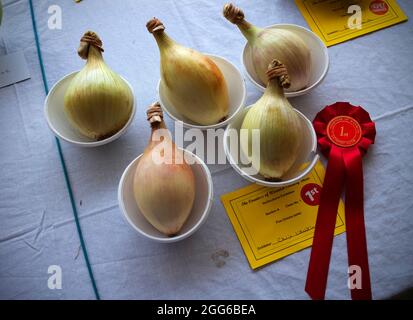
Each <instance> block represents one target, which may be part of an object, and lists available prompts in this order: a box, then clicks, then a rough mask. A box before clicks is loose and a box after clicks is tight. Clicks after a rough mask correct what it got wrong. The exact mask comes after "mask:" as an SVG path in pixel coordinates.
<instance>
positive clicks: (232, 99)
mask: <svg viewBox="0 0 413 320" xmlns="http://www.w3.org/2000/svg"><path fill="white" fill-rule="evenodd" d="M205 56H207V57H209V58H210V59H211V60H212V61H214V62H215V64H216V65H217V66H218V68H219V69H220V70H221V72H222V74H223V76H224V78H225V82H226V84H227V87H228V95H229V114H228V116H227V117H226V119H225V121H222V122H220V123H217V124H214V125H199V124H197V123H195V122H193V121H191V120H189V119H188V118H186V117H185V116H183V115H182V114H180V113H179V112H178V111H177V110H176V108H175V107H174V106H173V104H172V103H170V101H168V98H167V96H166V94H165V88H164V85H163V82H162V80H159V82H158V95H159V101H160V103H161V106H162V109H163V110H164V111H165V112H166V113H167V114H168V115H169V117H171V118H172V119H173V120H175V121H180V122H182V123H183V126H184V127H186V128H196V129H201V130H207V129H216V128H221V127H225V126H226V125H228V123H230V122H231V121H232V120H233V119H234V118H235V117H236V116H237V115H238V113H239V112H241V111H242V109H243V107H244V104H245V99H246V97H247V89H246V85H245V81H244V78H243V76H242V73H241V72H240V71H239V70H238V68H237V67H236V66H235V65H234V64H232V63H231V62H229V61H228V60H227V59H225V58H223V57H220V56H217V55H212V54H205Z"/></svg>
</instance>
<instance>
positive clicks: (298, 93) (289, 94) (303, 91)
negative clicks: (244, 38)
mask: <svg viewBox="0 0 413 320" xmlns="http://www.w3.org/2000/svg"><path fill="white" fill-rule="evenodd" d="M282 27H293V28H297V29H300V30H301V31H304V32H306V33H307V34H310V35H311V36H312V37H313V38H314V39H315V40H316V41H317V42H318V44H319V45H320V47H321V48H322V49H323V53H324V61H325V65H324V68H323V72H322V74H321V76H320V77H319V78H318V79H317V81H315V82H314V83H313V84H312V85H311V86H309V87H306V88H304V89H301V90H298V91H292V92H285V96H286V97H287V98H293V97H299V96H302V95H305V94H307V93H309V92H310V91H312V90H313V89H315V88H316V87H318V86H319V85H320V84H321V82H323V80H324V79H325V77H326V76H327V73H328V70H329V69H330V55H329V54H328V48H327V46H326V45H325V43H324V42H323V41H322V40H321V38H320V37H319V36H318V35H317V34H316V33H314V32H313V31H311V30H310V29H307V28H305V27H303V26H300V25H298V24H293V23H276V24H272V25H269V26H266V27H264V28H263V29H271V28H282ZM247 48H248V42H246V43H245V45H244V48H243V50H242V52H241V65H242V69H243V71H244V73H245V75H246V76H247V78H248V80H249V81H250V82H251V83H252V84H253V85H254V86H255V87H256V88H257V89H258V90H260V91H261V92H264V91H265V87H264V86H262V85H261V84H260V83H258V82H257V81H256V80H255V79H254V78H253V76H252V75H251V74H250V73H249V71H248V69H247V67H246V65H245V62H244V55H245V51H246V50H247Z"/></svg>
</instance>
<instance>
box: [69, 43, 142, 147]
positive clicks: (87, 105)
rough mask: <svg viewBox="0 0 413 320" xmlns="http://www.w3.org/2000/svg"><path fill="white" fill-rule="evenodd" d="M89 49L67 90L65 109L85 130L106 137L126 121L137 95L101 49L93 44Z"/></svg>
mask: <svg viewBox="0 0 413 320" xmlns="http://www.w3.org/2000/svg"><path fill="white" fill-rule="evenodd" d="M87 50H88V53H87V63H86V65H85V66H84V67H83V69H82V70H81V71H79V73H78V74H76V76H75V77H74V78H73V79H72V81H71V83H70V85H69V87H68V89H67V91H66V94H65V97H64V110H65V114H66V116H67V118H68V120H69V122H70V123H71V125H72V126H73V127H74V128H76V129H77V130H78V131H79V132H80V133H81V134H83V135H84V136H86V137H89V138H91V139H94V140H103V139H106V138H108V137H110V136H112V135H114V134H115V133H117V132H118V131H119V130H121V129H122V128H123V127H124V126H125V125H126V123H127V122H128V120H129V118H130V116H131V113H132V108H133V99H134V98H133V93H132V91H131V89H130V88H129V86H128V85H127V83H126V82H125V81H124V80H123V79H122V78H121V77H120V76H119V75H117V74H116V73H115V72H113V71H112V70H111V69H110V68H109V67H108V66H107V65H106V63H105V62H104V61H103V57H102V54H101V51H100V50H99V49H98V48H96V47H95V46H93V45H90V46H89V48H88V49H87Z"/></svg>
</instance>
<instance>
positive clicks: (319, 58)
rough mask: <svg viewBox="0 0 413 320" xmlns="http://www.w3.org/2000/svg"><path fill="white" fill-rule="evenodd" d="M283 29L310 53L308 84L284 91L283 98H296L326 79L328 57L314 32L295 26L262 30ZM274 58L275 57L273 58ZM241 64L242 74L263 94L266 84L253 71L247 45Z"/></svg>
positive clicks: (281, 25)
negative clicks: (298, 38)
mask: <svg viewBox="0 0 413 320" xmlns="http://www.w3.org/2000/svg"><path fill="white" fill-rule="evenodd" d="M271 28H274V29H284V30H288V31H293V32H294V33H296V34H297V35H299V36H300V38H301V39H302V40H303V41H304V42H305V43H306V45H307V47H308V48H309V50H310V52H311V71H310V80H309V84H308V85H307V86H306V87H305V88H304V89H301V90H298V91H286V92H285V96H286V97H287V98H292V97H298V96H302V95H305V94H307V93H309V92H310V91H312V90H313V89H314V88H316V87H317V86H318V85H319V84H320V83H321V82H322V81H323V80H324V78H325V77H326V75H327V72H328V69H329V64H330V59H329V55H328V50H327V47H326V45H325V44H324V43H323V41H322V40H321V39H320V37H319V36H318V35H316V34H315V33H314V32H312V31H310V30H308V29H306V28H304V27H301V26H299V25H295V24H274V25H271V26H268V27H265V28H264V29H271ZM274 58H276V57H274ZM241 62H242V65H243V68H244V73H245V75H246V76H247V78H248V80H250V81H251V83H252V84H253V85H254V86H255V87H256V88H257V89H259V90H260V91H262V92H264V90H265V87H266V84H264V83H263V82H262V81H261V80H260V79H259V77H258V76H257V73H256V71H255V68H254V65H253V61H252V58H251V47H250V45H249V44H248V43H246V44H245V47H244V49H243V51H242V55H241Z"/></svg>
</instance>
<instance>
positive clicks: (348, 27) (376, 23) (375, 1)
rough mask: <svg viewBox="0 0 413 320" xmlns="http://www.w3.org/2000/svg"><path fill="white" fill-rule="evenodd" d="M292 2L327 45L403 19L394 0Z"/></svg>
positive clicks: (305, 0) (306, 0)
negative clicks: (359, 22)
mask: <svg viewBox="0 0 413 320" xmlns="http://www.w3.org/2000/svg"><path fill="white" fill-rule="evenodd" d="M295 3H296V5H297V7H298V8H299V9H300V11H301V13H302V14H303V16H304V18H305V20H306V21H307V23H308V24H309V26H310V28H311V30H313V31H314V32H315V33H317V34H318V35H319V36H320V38H321V39H322V40H323V41H324V43H325V44H326V45H327V46H332V45H335V44H337V43H340V42H344V41H347V40H350V39H353V38H355V37H359V36H361V35H364V34H367V33H370V32H373V31H376V30H379V29H382V28H385V27H389V26H391V25H394V24H397V23H400V22H403V21H406V20H407V16H406V15H405V14H404V12H403V11H402V10H401V9H400V7H399V5H398V4H397V2H396V0H353V1H350V0H342V1H337V0H295ZM350 6H353V7H351V8H350ZM357 6H358V7H359V8H361V11H360V10H358V9H357ZM357 21H361V24H358V23H357Z"/></svg>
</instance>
